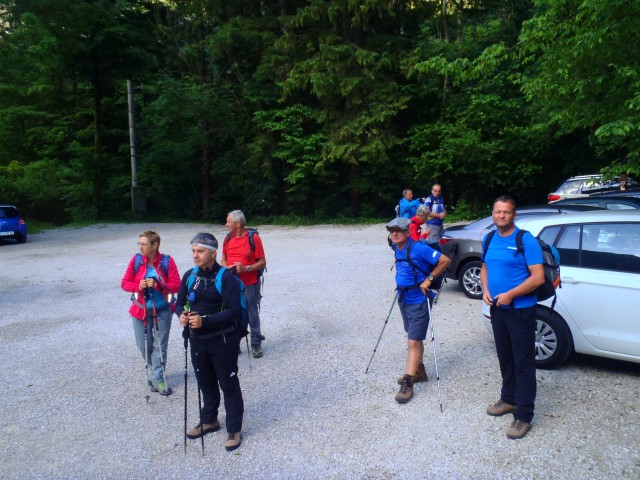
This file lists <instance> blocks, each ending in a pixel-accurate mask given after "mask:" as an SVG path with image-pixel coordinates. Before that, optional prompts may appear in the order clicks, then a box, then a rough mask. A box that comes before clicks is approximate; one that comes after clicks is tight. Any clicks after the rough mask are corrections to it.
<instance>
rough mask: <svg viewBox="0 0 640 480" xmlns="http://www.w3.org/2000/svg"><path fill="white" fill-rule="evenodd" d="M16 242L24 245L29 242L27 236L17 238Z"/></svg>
mask: <svg viewBox="0 0 640 480" xmlns="http://www.w3.org/2000/svg"><path fill="white" fill-rule="evenodd" d="M16 241H17V242H18V243H24V242H26V241H27V236H26V235H17V236H16Z"/></svg>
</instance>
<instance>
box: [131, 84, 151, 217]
mask: <svg viewBox="0 0 640 480" xmlns="http://www.w3.org/2000/svg"><path fill="white" fill-rule="evenodd" d="M127 100H128V104H129V146H130V149H131V210H133V212H134V213H144V212H146V211H147V201H146V198H145V194H144V187H142V186H140V185H138V153H137V139H136V100H135V89H134V87H133V84H132V82H131V80H127Z"/></svg>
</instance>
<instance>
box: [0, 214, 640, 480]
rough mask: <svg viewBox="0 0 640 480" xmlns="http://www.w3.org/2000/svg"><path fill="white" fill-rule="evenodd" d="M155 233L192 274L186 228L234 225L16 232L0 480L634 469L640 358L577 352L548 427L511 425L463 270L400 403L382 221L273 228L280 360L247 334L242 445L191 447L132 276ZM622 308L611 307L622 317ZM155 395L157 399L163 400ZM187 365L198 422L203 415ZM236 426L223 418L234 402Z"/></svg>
mask: <svg viewBox="0 0 640 480" xmlns="http://www.w3.org/2000/svg"><path fill="white" fill-rule="evenodd" d="M147 228H153V229H155V230H157V231H158V232H159V233H160V234H161V236H162V245H161V251H162V252H164V253H169V254H171V255H172V256H173V257H174V258H175V259H176V262H177V264H178V268H179V270H180V273H181V274H182V273H184V272H185V271H186V270H187V269H188V268H189V267H190V266H191V265H192V262H191V257H190V246H189V240H190V239H191V237H192V236H193V235H194V234H195V233H197V232H199V231H203V230H204V231H206V230H208V231H211V232H213V233H214V234H215V235H216V236H217V237H218V238H219V239H220V240H221V239H222V237H223V235H224V234H225V233H226V231H225V229H224V227H223V226H221V225H214V226H211V225H197V224H150V225H121V224H110V225H96V226H91V227H87V228H81V229H67V228H63V229H56V230H50V231H47V232H44V233H41V234H37V235H31V236H30V237H29V241H28V242H27V243H26V244H25V245H17V244H15V243H14V242H8V241H7V242H4V243H2V244H0V265H1V269H0V300H1V304H2V307H3V309H2V313H1V314H0V342H1V346H2V348H1V349H0V364H1V365H2V369H1V373H0V385H1V386H2V395H1V396H0V429H1V435H0V477H1V478H7V479H31V478H33V479H36V478H37V479H42V478H113V479H124V478H192V477H193V478H196V477H202V478H213V477H215V476H225V477H226V478H242V479H253V478H292V479H293V478H295V479H300V478H310V479H315V478H318V479H320V478H322V479H326V478H347V477H348V478H358V479H364V478H371V479H386V478H402V477H409V476H410V477H412V478H429V479H431V478H432V479H457V478H461V479H467V478H470V479H526V478H531V479H540V478H553V479H564V478H566V479H612V478H616V479H637V478H639V477H640V441H639V440H638V425H639V424H640V382H639V377H640V365H636V364H631V363H623V362H611V361H605V360H602V359H595V358H593V357H584V356H578V357H574V358H573V359H572V360H571V362H570V363H569V364H568V365H566V366H564V367H563V368H561V369H559V370H555V371H543V370H540V371H538V401H537V404H536V407H537V408H536V417H535V419H534V424H533V429H532V430H531V432H530V433H529V434H528V435H527V437H525V438H524V439H523V440H519V441H514V440H509V439H507V438H506V436H505V434H504V430H505V429H506V427H507V426H508V424H509V423H510V421H511V416H506V417H502V418H493V417H489V416H488V415H486V414H485V413H484V409H485V407H486V405H487V404H488V403H490V402H492V401H495V400H497V399H498V395H499V388H500V375H499V372H498V364H497V359H496V357H495V351H494V347H493V343H492V337H491V335H490V334H489V332H488V330H487V329H486V328H485V326H484V324H483V322H482V320H481V312H480V310H481V305H480V303H479V301H474V300H470V299H468V298H466V297H465V296H464V295H463V294H462V292H461V291H460V289H459V287H458V285H457V284H456V283H452V282H449V283H448V284H446V285H445V287H444V288H443V291H442V295H441V298H440V300H439V302H438V303H437V305H436V306H435V307H434V310H433V316H434V320H435V345H436V348H437V360H438V367H439V372H440V387H441V391H442V407H443V412H442V413H441V411H440V400H439V396H438V389H437V382H436V381H435V376H436V375H435V368H434V361H433V349H432V346H433V344H432V342H431V340H430V338H429V339H428V341H427V343H426V345H425V359H426V364H427V371H428V373H429V376H430V380H429V382H428V383H425V384H420V385H418V386H416V389H415V395H414V398H413V400H411V401H410V402H409V403H408V404H406V405H399V404H397V403H396V402H395V401H394V395H395V393H396V391H397V388H398V387H397V385H396V379H397V378H398V376H399V375H401V374H402V373H404V361H405V355H406V337H405V335H404V332H403V330H402V322H401V319H400V314H399V312H398V309H397V307H394V309H393V311H392V314H391V317H390V319H389V321H388V323H387V325H386V329H385V331H384V335H383V336H382V341H381V342H380V345H379V347H378V349H377V352H376V353H375V357H374V358H373V362H372V363H371V367H370V369H369V373H368V374H366V375H365V368H366V366H367V363H368V362H369V359H370V357H371V355H372V353H373V349H374V347H375V345H376V341H377V340H378V337H379V335H380V331H381V329H382V327H383V325H384V323H385V319H386V318H387V313H388V312H389V308H390V306H391V302H392V300H393V295H394V290H393V289H394V281H393V279H394V272H392V271H391V270H390V268H391V266H392V262H393V260H392V254H391V251H390V250H389V248H388V246H387V245H386V232H385V229H384V226H383V225H372V226H353V227H341V226H338V227H336V226H315V227H300V228H287V227H273V226H262V227H260V233H261V236H262V238H263V241H264V244H265V249H266V253H267V260H268V272H267V274H266V276H265V287H264V298H263V302H262V322H263V333H264V334H265V335H266V341H265V342H264V343H263V347H264V352H265V354H264V357H263V358H260V359H250V358H249V357H248V355H247V353H246V347H245V345H244V344H243V347H242V349H243V354H242V356H241V358H240V360H239V363H240V374H241V376H240V381H241V385H242V388H243V394H244V399H245V409H246V412H245V417H244V432H243V443H242V446H241V447H240V448H239V449H238V450H236V451H235V452H232V453H229V452H226V451H225V450H224V447H223V441H224V438H225V434H224V432H223V431H221V432H218V433H213V434H209V435H207V436H206V437H205V442H204V443H205V452H204V456H203V454H202V450H201V444H200V441H199V440H197V441H192V440H190V441H189V442H188V445H187V452H186V454H185V452H184V446H183V426H184V423H183V422H184V383H183V375H184V361H185V360H184V359H185V357H184V348H183V343H182V339H181V336H180V330H179V325H178V322H177V319H175V317H174V320H175V322H174V327H173V330H172V332H171V338H170V341H169V343H170V344H169V354H168V366H167V376H168V381H169V384H170V385H171V386H172V387H173V389H174V394H173V395H171V396H169V397H162V396H160V395H158V394H154V393H150V392H148V389H147V387H146V381H145V371H144V364H143V361H142V358H141V356H140V354H139V352H138V350H137V348H136V346H135V341H134V336H133V330H132V328H131V325H130V318H129V316H128V315H127V310H128V307H129V295H128V294H127V293H125V292H123V291H122V290H121V289H120V279H121V278H122V275H123V273H124V270H125V268H126V266H127V262H128V261H129V259H130V258H131V255H133V254H134V253H135V252H136V248H137V247H136V242H137V240H138V234H139V233H140V232H141V231H143V230H145V229H147ZM612 314H613V312H612ZM148 395H149V398H148V401H147V396H148ZM197 405H198V403H197V389H196V383H195V377H194V375H193V371H192V369H191V364H190V360H189V368H188V402H187V406H188V419H189V420H188V423H189V426H191V425H194V424H196V423H197V421H198V418H197V417H198V415H197ZM220 419H221V420H222V421H223V423H224V408H221V416H220Z"/></svg>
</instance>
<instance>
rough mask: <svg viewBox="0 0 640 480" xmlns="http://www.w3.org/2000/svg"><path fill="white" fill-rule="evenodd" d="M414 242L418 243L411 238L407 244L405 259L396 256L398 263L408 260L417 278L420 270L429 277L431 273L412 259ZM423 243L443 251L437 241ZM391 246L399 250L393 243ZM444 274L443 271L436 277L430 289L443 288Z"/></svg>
mask: <svg viewBox="0 0 640 480" xmlns="http://www.w3.org/2000/svg"><path fill="white" fill-rule="evenodd" d="M389 241H390V240H389ZM414 243H416V241H415V240H411V241H410V242H409V245H407V254H406V257H405V258H404V259H402V258H398V257H396V263H398V262H407V263H408V264H409V266H410V267H411V270H413V274H414V275H415V276H416V279H417V277H418V272H421V273H422V274H423V275H424V276H425V277H428V276H429V275H431V273H427V272H425V271H424V270H423V269H422V268H420V267H419V266H418V265H416V264H415V263H414V262H413V261H412V260H411V249H412V248H413V244H414ZM421 243H425V244H427V245H428V246H429V247H431V248H433V249H434V250H436V251H438V252H441V250H440V245H439V244H438V243H435V242H434V243H427V242H421ZM390 246H391V248H393V250H394V252H395V251H397V250H396V248H394V246H393V243H391V245H390ZM444 276H445V274H444V273H443V274H442V275H440V276H439V277H436V278H434V279H433V281H432V282H431V285H430V286H429V289H430V290H431V289H432V290H440V289H441V288H442V282H443V281H444ZM416 281H417V280H416Z"/></svg>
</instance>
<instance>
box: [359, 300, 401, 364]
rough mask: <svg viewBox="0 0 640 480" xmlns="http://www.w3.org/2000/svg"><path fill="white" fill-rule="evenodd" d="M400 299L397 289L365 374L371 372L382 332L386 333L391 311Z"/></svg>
mask: <svg viewBox="0 0 640 480" xmlns="http://www.w3.org/2000/svg"><path fill="white" fill-rule="evenodd" d="M397 299H398V291H397V290H396V294H395V296H394V297H393V302H391V308H390V309H389V314H388V315H387V319H386V320H385V321H384V325H383V326H382V331H381V332H380V336H379V337H378V342H377V343H376V346H375V348H374V349H373V353H372V354H371V359H370V360H369V364H368V365H367V369H366V370H365V371H364V373H365V375H366V374H367V373H368V372H369V367H370V366H371V362H372V361H373V356H374V355H375V354H376V350H378V345H380V340H382V334H383V333H384V329H385V328H386V326H387V322H388V321H389V318H390V317H391V312H392V311H393V306H394V305H395V304H396V300H397Z"/></svg>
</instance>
